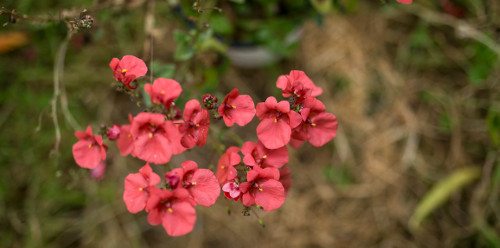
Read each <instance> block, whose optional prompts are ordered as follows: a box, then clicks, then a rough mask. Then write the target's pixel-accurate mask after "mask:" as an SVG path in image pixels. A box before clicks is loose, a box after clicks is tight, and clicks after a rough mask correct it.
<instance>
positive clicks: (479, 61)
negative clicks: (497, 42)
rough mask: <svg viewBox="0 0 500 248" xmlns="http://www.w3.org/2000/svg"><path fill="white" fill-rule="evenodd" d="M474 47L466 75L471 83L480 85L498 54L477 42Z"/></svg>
mask: <svg viewBox="0 0 500 248" xmlns="http://www.w3.org/2000/svg"><path fill="white" fill-rule="evenodd" d="M474 49H475V55H474V57H472V59H471V65H470V67H469V70H468V71H467V75H468V77H469V82H470V83H471V84H472V85H481V84H483V83H484V80H485V79H487V78H488V76H489V75H490V74H491V72H492V71H493V68H494V67H495V64H496V62H497V60H498V55H497V54H496V53H495V51H493V50H491V49H490V48H489V47H487V46H485V45H484V44H482V43H479V42H477V43H476V44H475V47H474Z"/></svg>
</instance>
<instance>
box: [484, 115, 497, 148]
mask: <svg viewBox="0 0 500 248" xmlns="http://www.w3.org/2000/svg"><path fill="white" fill-rule="evenodd" d="M486 121H487V122H488V131H489V133H490V137H491V142H493V145H494V146H495V147H498V146H499V145H500V111H498V110H496V109H494V108H493V107H491V108H490V109H489V110H488V116H487V119H486Z"/></svg>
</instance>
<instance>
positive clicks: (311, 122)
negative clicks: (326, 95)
mask: <svg viewBox="0 0 500 248" xmlns="http://www.w3.org/2000/svg"><path fill="white" fill-rule="evenodd" d="M324 111H325V105H323V103H321V101H319V100H317V99H314V98H312V101H308V102H307V103H306V104H305V105H304V109H302V111H301V115H302V119H303V122H302V124H301V125H300V126H298V127H297V128H295V129H294V131H293V133H292V137H293V139H294V141H293V142H291V143H290V145H292V147H294V148H298V147H299V146H301V145H302V143H304V142H305V140H309V143H311V145H313V146H316V147H320V146H322V145H324V144H326V143H327V142H328V141H330V140H332V139H333V138H335V136H336V135H337V127H338V121H337V118H336V117H335V115H333V114H331V113H326V112H324Z"/></svg>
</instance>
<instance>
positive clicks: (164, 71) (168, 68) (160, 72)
mask: <svg viewBox="0 0 500 248" xmlns="http://www.w3.org/2000/svg"><path fill="white" fill-rule="evenodd" d="M152 67H153V69H152V72H153V76H154V77H155V78H173V77H174V74H175V65H174V64H165V65H162V64H161V63H160V62H159V61H154V62H153V66H152Z"/></svg>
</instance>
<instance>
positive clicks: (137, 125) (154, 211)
mask: <svg viewBox="0 0 500 248" xmlns="http://www.w3.org/2000/svg"><path fill="white" fill-rule="evenodd" d="M110 67H111V69H112V70H113V72H114V78H115V79H116V80H118V81H120V82H122V83H123V85H124V86H125V87H127V88H128V89H130V90H134V89H136V88H138V87H140V86H141V83H140V82H138V80H140V78H141V77H143V76H145V74H146V73H147V70H148V69H147V67H146V65H145V63H144V62H143V61H142V60H140V59H139V58H137V57H134V56H132V55H126V56H124V57H123V58H122V59H121V60H120V59H118V58H114V59H113V60H112V61H111V63H110ZM142 85H143V87H144V91H145V92H146V93H147V94H148V95H149V98H150V101H151V103H152V104H153V106H152V107H150V108H148V109H147V110H146V111H144V112H141V113H139V114H137V115H136V116H132V115H129V123H126V124H123V125H117V124H114V125H112V126H111V127H109V128H107V129H105V128H104V129H103V130H101V131H102V132H101V133H102V135H103V136H107V138H108V139H109V140H111V141H116V144H117V146H118V148H119V150H120V153H121V154H122V155H123V156H127V155H131V156H133V157H136V158H139V159H141V160H143V161H145V162H146V165H144V166H143V167H142V168H141V169H140V170H139V172H138V173H131V174H129V175H128V176H127V177H126V178H125V190H124V193H123V200H124V202H125V205H126V207H127V209H128V211H129V212H131V213H137V212H140V211H142V210H145V211H146V212H147V213H148V221H149V223H150V224H152V225H159V224H162V225H163V227H164V229H165V231H166V232H167V233H168V234H169V235H172V236H178V235H183V234H186V233H188V232H190V231H191V230H192V229H193V227H194V224H195V221H196V214H195V209H194V207H195V206H196V205H198V204H199V205H202V206H205V207H209V206H211V205H213V204H214V203H215V202H216V200H217V198H218V197H219V195H220V192H221V189H222V191H223V192H224V196H225V197H226V198H227V199H231V200H234V201H239V202H241V203H242V204H243V205H244V206H245V207H246V208H250V207H252V206H256V207H257V208H259V209H262V210H263V211H271V210H274V209H278V208H279V207H281V206H282V205H283V203H284V201H285V197H286V196H287V193H288V190H289V189H290V186H291V183H292V182H291V170H290V168H289V167H288V166H286V165H287V164H288V161H289V152H288V148H287V144H290V146H291V147H293V148H299V147H300V146H301V145H303V144H304V143H305V142H306V141H307V142H309V143H310V144H311V145H313V146H316V147H318V146H322V145H324V144H326V143H327V142H328V141H330V140H331V139H333V138H334V137H335V135H336V132H337V125H338V123H337V119H336V118H335V116H334V115H333V114H331V113H327V112H325V106H324V104H323V103H322V102H321V101H320V100H318V99H317V98H316V97H317V96H319V95H320V94H321V93H322V89H321V88H319V87H317V86H316V85H314V83H313V82H312V81H311V79H309V77H307V76H306V74H305V73H304V72H302V71H291V72H290V74H289V75H283V76H280V77H279V78H278V80H277V82H276V86H277V87H278V88H280V89H281V93H282V95H283V97H284V98H285V100H281V101H278V100H277V99H276V98H275V97H272V96H270V97H268V98H267V99H266V101H265V102H260V103H257V105H255V103H254V102H253V100H252V98H251V97H250V96H249V95H240V92H239V90H238V89H233V90H232V91H231V92H229V94H227V95H226V97H225V98H224V100H223V101H222V103H220V104H219V102H218V99H217V97H215V96H213V95H210V94H206V95H204V96H203V97H202V102H201V103H200V102H199V101H198V100H196V99H191V100H189V101H187V102H186V104H185V106H184V109H183V110H181V109H180V108H179V107H177V106H176V105H175V103H174V101H175V100H176V99H177V98H178V97H179V96H180V94H181V93H182V87H181V85H180V84H179V83H178V82H177V81H175V80H173V79H166V78H158V79H156V80H154V81H153V83H152V84H150V83H145V84H142ZM255 115H257V117H258V119H259V120H260V123H259V124H258V126H257V130H256V134H257V137H258V141H257V142H253V141H246V142H245V143H244V144H242V146H241V147H234V146H233V147H229V148H228V149H227V150H226V151H225V152H224V153H223V154H222V155H221V157H220V159H219V162H218V166H217V171H216V173H215V175H214V173H213V172H212V171H210V170H208V169H200V168H198V164H197V163H196V162H194V161H185V162H183V163H182V164H181V167H180V168H175V169H173V170H170V171H168V172H166V173H165V176H164V181H163V183H161V181H162V180H161V178H160V176H159V175H158V174H156V173H155V172H153V168H152V167H151V166H150V164H157V165H161V164H166V163H169V162H170V160H171V158H172V156H173V155H176V154H179V153H182V152H184V151H185V150H188V149H192V148H194V147H195V146H198V147H201V146H204V145H205V144H206V143H207V136H208V132H209V128H210V124H211V116H212V120H223V122H224V124H225V125H226V126H228V127H231V126H233V125H234V124H237V125H239V126H245V125H247V124H248V123H249V122H251V121H252V119H253V118H254V116H255ZM75 136H76V137H77V138H78V139H79V141H78V142H77V143H76V144H75V145H74V146H73V155H74V158H75V161H76V163H77V164H78V165H79V166H81V167H84V168H89V169H92V170H93V171H92V175H93V177H94V178H102V177H103V175H104V172H105V159H106V149H107V147H106V145H104V143H103V139H102V137H101V136H99V135H94V134H93V133H92V129H91V127H90V126H89V127H88V128H87V130H86V132H83V131H77V132H76V133H75Z"/></svg>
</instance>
